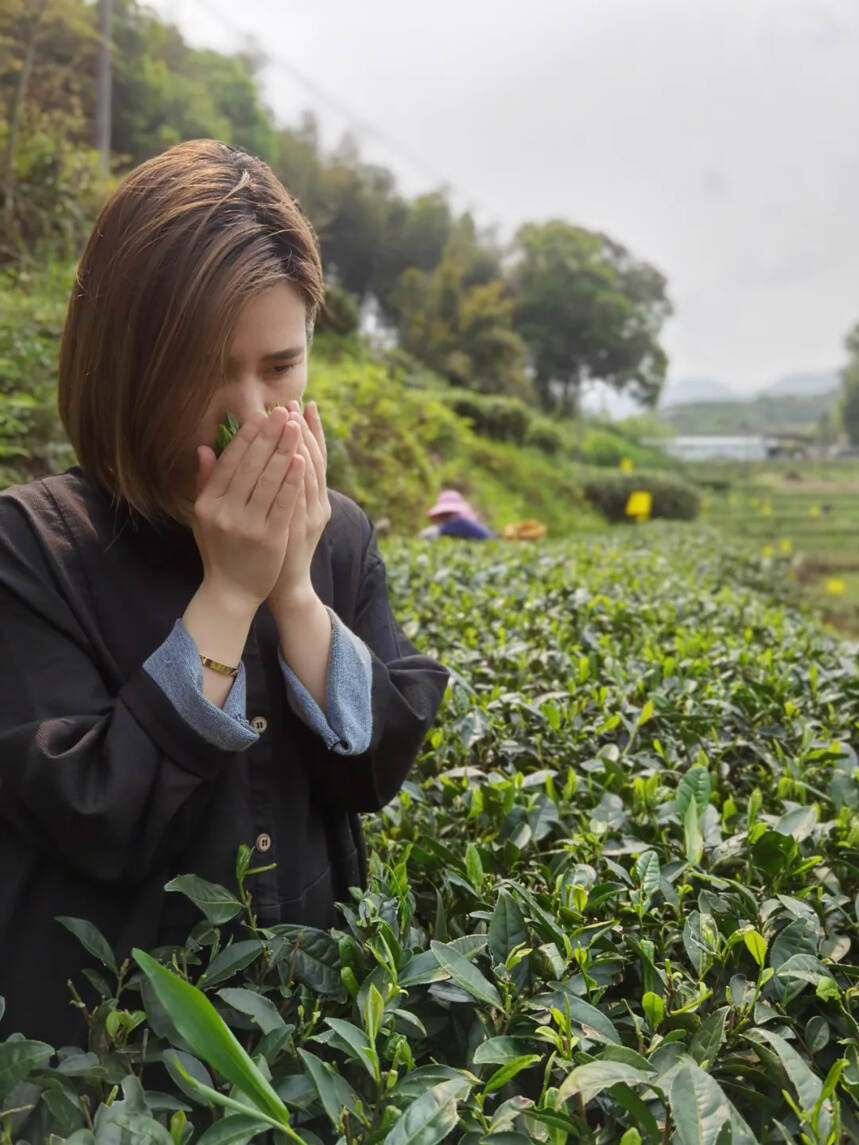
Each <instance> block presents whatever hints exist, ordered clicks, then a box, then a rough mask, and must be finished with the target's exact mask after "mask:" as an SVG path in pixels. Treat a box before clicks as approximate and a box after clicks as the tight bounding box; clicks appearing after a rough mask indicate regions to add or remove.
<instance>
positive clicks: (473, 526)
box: [420, 489, 495, 541]
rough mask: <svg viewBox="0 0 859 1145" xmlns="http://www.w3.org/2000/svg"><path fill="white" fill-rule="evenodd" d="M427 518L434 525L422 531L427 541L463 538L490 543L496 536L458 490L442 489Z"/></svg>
mask: <svg viewBox="0 0 859 1145" xmlns="http://www.w3.org/2000/svg"><path fill="white" fill-rule="evenodd" d="M427 516H428V517H429V519H430V520H431V521H432V522H433V523H432V524H431V525H427V527H426V528H425V529H422V530H421V533H420V535H421V536H422V537H423V538H425V539H426V540H435V539H436V537H461V538H462V539H463V540H466V541H488V540H491V539H492V538H494V536H495V534H494V533H493V532H492V530H491V529H489V528H487V527H486V525H483V524H481V523H480V521H478V519H477V514H476V513H475V512H474V510H473V509H472V507H471V506H470V505H469V503H468V502H467V501H466V500H465V498H464V497H463V496H462V494H461V493H460V492H459V491H458V490H456V489H442V491H441V493H439V495H438V499H437V500H436V503H435V504H434V505H433V507H432V508H431V509H430V511H429V512H428V513H427Z"/></svg>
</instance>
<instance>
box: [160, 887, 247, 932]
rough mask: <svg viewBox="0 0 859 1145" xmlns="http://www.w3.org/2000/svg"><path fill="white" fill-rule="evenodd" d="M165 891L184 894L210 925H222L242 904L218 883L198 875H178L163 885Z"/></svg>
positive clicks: (233, 916)
mask: <svg viewBox="0 0 859 1145" xmlns="http://www.w3.org/2000/svg"><path fill="white" fill-rule="evenodd" d="M164 889H165V891H174V892H178V893H179V894H183V895H185V897H186V898H189V899H190V900H191V902H192V903H194V905H195V906H196V907H198V908H199V909H200V910H201V911H202V912H203V914H204V915H205V916H206V918H207V919H208V920H209V922H210V923H211V924H212V926H222V925H223V924H224V923H225V922H229V921H230V919H231V918H235V917H236V915H237V914H239V913H240V912H241V911H242V909H243V908H242V904H241V903H240V902H239V900H238V899H237V898H236V896H235V895H232V894H230V892H229V891H228V890H227V888H226V887H222V886H221V885H220V883H210V882H209V881H208V880H207V879H201V878H200V877H199V876H198V875H179V876H178V877H177V878H175V879H171V880H170V882H169V883H166V884H165V886H164Z"/></svg>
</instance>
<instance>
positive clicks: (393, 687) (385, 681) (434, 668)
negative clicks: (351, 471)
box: [320, 518, 448, 811]
mask: <svg viewBox="0 0 859 1145" xmlns="http://www.w3.org/2000/svg"><path fill="white" fill-rule="evenodd" d="M363 520H364V525H365V529H366V534H367V539H366V542H365V548H364V551H363V554H362V561H361V574H360V580H359V585H358V595H357V600H356V606H355V613H354V621H353V623H352V625H351V626H350V627H351V628H352V630H353V631H354V633H355V634H356V636H359V637H360V638H361V640H363V642H364V644H365V645H366V646H367V648H368V649H369V651H370V659H371V668H372V686H371V708H372V736H371V739H370V746H369V748H368V749H367V751H366V752H364V753H363V754H362V755H354V756H348V757H343V756H334V755H332V754H331V753H327V754H326V755H325V756H323V758H322V761H321V762H322V763H323V764H324V766H323V768H322V774H321V775H320V779H322V780H323V782H324V783H325V787H326V791H327V794H328V798H329V799H333V800H335V801H336V802H338V803H340V804H342V805H344V806H345V807H346V808H347V809H348V810H350V811H378V810H379V809H380V808H381V807H384V805H385V804H386V803H388V802H389V801H390V800H391V799H393V797H394V796H395V795H396V793H397V792H398V791H399V789H400V787H401V786H402V783H403V780H404V779H405V778H406V775H407V774H408V772H409V769H410V768H411V766H412V764H413V763H414V761H415V759H416V758H417V755H418V752H419V751H420V748H421V744H422V743H423V741H424V737H425V736H426V734H427V732H428V731H429V729H430V727H431V726H432V722H433V719H434V718H435V714H436V712H437V711H438V708H439V706H440V704H441V701H442V698H443V697H444V692H445V688H446V687H447V680H448V673H447V671H446V669H445V668H443V667H442V665H441V664H439V663H437V662H436V661H435V660H433V659H431V658H430V657H429V656H422V655H420V654H419V653H418V651H417V649H416V648H415V647H414V645H413V644H412V643H411V641H410V640H409V639H408V638H407V636H406V635H405V633H404V632H403V630H402V629H401V628H400V626H399V624H398V623H397V621H396V619H395V617H394V614H393V612H392V611H391V605H390V601H389V599H388V585H387V578H386V575H385V565H384V562H383V560H382V557H381V555H380V553H379V550H378V546H377V544H376V538H375V532H374V531H373V530H372V529H371V526H370V523H369V521H367V519H366V518H363Z"/></svg>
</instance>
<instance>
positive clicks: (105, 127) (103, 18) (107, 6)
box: [95, 0, 113, 175]
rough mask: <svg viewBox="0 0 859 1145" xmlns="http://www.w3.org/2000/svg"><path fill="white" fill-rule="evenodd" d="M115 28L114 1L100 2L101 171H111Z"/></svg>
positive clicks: (97, 140)
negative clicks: (112, 54) (111, 94)
mask: <svg viewBox="0 0 859 1145" xmlns="http://www.w3.org/2000/svg"><path fill="white" fill-rule="evenodd" d="M112 26H113V0H100V5H99V27H98V30H99V35H100V36H101V43H100V44H99V48H98V92H97V95H96V106H95V145H96V147H97V148H98V152H99V155H100V156H101V169H102V171H103V172H104V173H105V175H107V174H108V172H109V171H110V104H111V96H110V88H111V59H110V48H111V41H110V37H111V29H112Z"/></svg>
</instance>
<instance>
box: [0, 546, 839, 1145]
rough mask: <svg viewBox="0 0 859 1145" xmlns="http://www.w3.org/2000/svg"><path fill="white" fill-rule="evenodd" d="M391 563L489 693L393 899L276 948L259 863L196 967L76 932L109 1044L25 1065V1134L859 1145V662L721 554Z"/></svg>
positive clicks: (385, 873)
mask: <svg viewBox="0 0 859 1145" xmlns="http://www.w3.org/2000/svg"><path fill="white" fill-rule="evenodd" d="M386 558H387V563H388V569H389V578H390V584H391V590H392V594H393V597H394V602H395V606H396V609H397V612H398V614H399V616H400V617H401V618H402V620H403V622H404V625H405V628H406V630H407V632H408V633H409V634H410V635H411V636H413V637H415V638H417V639H418V640H419V642H420V644H421V647H422V648H423V649H424V650H426V651H428V652H430V653H434V654H437V655H438V656H439V657H441V658H442V659H443V660H444V661H445V662H446V663H447V664H448V665H449V666H450V668H451V670H452V673H453V682H452V686H451V688H450V689H449V692H448V697H447V699H446V703H445V708H444V711H443V712H442V714H441V717H440V719H439V721H438V723H437V726H436V727H435V728H434V730H433V731H432V732H431V733H430V736H429V738H428V742H427V745H426V750H425V751H424V753H423V755H422V757H421V759H420V761H419V763H418V765H417V767H416V769H415V771H414V773H413V775H412V777H411V778H410V780H409V781H407V783H406V784H405V786H404V788H403V790H402V792H401V793H400V795H399V796H398V798H397V799H395V800H394V801H393V802H392V803H391V804H390V805H389V806H388V807H386V808H385V810H384V811H383V812H382V813H381V814H379V815H377V816H374V817H372V818H370V819H368V821H367V828H368V840H369V843H370V848H371V881H370V888H369V890H368V891H367V892H366V893H365V894H363V895H362V894H358V893H357V892H356V893H355V895H354V901H352V902H350V903H348V904H345V905H344V911H343V913H344V920H343V926H342V929H340V930H339V931H334V932H332V933H330V934H329V933H324V932H319V931H314V930H312V929H310V928H303V929H302V928H299V927H294V926H280V927H272V928H269V929H265V930H263V929H260V928H259V927H258V926H257V925H256V923H255V921H254V919H253V912H252V897H253V887H254V875H253V870H252V868H251V867H250V864H251V855H250V852H249V851H248V850H245V851H244V852H243V853H242V854H240V855H239V857H238V862H237V871H236V874H237V888H238V889H234V890H229V889H226V888H213V887H211V886H210V885H208V884H206V883H204V882H203V881H201V880H199V879H195V878H194V877H193V876H191V875H190V874H189V875H185V876H181V877H180V878H178V879H176V880H174V883H173V884H172V888H171V889H172V890H174V891H175V892H177V893H184V894H186V895H188V896H189V897H190V898H191V899H192V900H194V901H195V902H196V903H197V904H198V905H199V907H200V909H201V912H202V914H203V915H204V916H205V917H204V918H203V919H202V920H201V923H200V925H199V926H198V927H197V928H196V929H195V931H194V932H193V933H192V935H191V936H190V937H189V940H188V942H187V944H186V946H185V947H184V949H173V950H164V951H161V952H159V953H158V957H159V958H160V959H161V961H162V962H163V963H164V964H165V965H166V966H169V967H171V969H172V974H168V972H167V971H165V970H163V969H159V966H158V964H157V963H154V962H153V961H152V960H149V959H147V958H146V956H145V955H143V953H142V952H138V953H137V954H136V959H135V960H126V961H123V962H122V963H121V964H118V963H117V962H116V960H115V959H114V957H113V955H112V954H111V952H110V950H109V947H108V946H107V944H106V943H105V942H104V940H103V939H101V938H100V936H99V935H98V934H97V932H94V931H93V930H92V928H90V927H88V926H87V925H86V924H85V923H81V922H74V921H68V920H67V921H66V925H68V926H70V927H73V928H75V929H76V930H77V933H78V934H79V935H80V937H81V939H82V941H83V942H84V944H85V945H86V948H87V949H88V951H89V952H90V953H91V954H92V955H93V962H94V965H96V964H100V965H97V972H96V973H94V974H93V975H91V979H90V986H94V987H95V990H96V993H97V994H98V995H99V996H100V997H99V998H93V999H92V1000H90V1002H89V1004H88V1012H89V1021H90V1046H89V1047H88V1048H83V1047H82V1048H80V1049H76V1050H72V1049H69V1048H63V1049H61V1051H60V1053H59V1054H58V1055H53V1054H52V1048H51V1047H50V1046H47V1045H44V1044H43V1043H38V1042H32V1041H28V1040H27V1039H26V1037H25V1036H15V1035H14V1034H13V1036H12V1037H9V1038H8V1039H7V1041H6V1042H5V1043H0V1110H7V1111H11V1112H7V1113H6V1114H5V1115H3V1114H0V1138H2V1139H4V1140H5V1141H7V1142H12V1141H29V1142H36V1141H39V1142H41V1141H45V1140H49V1139H50V1140H51V1141H52V1142H53V1145H59V1142H62V1141H65V1142H67V1145H117V1143H122V1145H137V1143H140V1145H143V1142H147V1143H150V1145H151V1143H153V1142H155V1143H158V1145H171V1142H172V1143H174V1145H179V1143H182V1142H184V1143H190V1142H194V1143H195V1145H215V1143H216V1142H220V1143H227V1142H245V1141H249V1140H251V1139H253V1138H254V1137H255V1136H257V1135H259V1134H261V1133H262V1132H264V1131H267V1130H275V1136H276V1138H277V1139H278V1140H287V1139H288V1140H293V1141H304V1142H306V1143H307V1145H318V1143H319V1142H332V1143H333V1142H342V1143H343V1145H371V1143H384V1145H409V1143H411V1145H418V1143H420V1145H435V1143H437V1142H442V1141H445V1142H451V1143H453V1142H456V1143H459V1145H481V1143H483V1142H486V1143H487V1145H526V1143H527V1142H529V1141H539V1142H546V1143H547V1145H563V1143H564V1142H586V1143H590V1145H609V1143H617V1142H621V1143H622V1145H641V1143H642V1142H644V1143H646V1145H662V1143H667V1142H675V1143H677V1145H689V1143H692V1142H694V1143H704V1145H726V1143H728V1142H733V1143H734V1145H755V1143H760V1145H773V1143H775V1142H788V1143H790V1142H794V1143H796V1145H799V1143H801V1142H802V1143H806V1145H822V1143H824V1142H826V1143H828V1145H837V1143H839V1142H842V1141H855V1140H859V1026H857V1021H856V992H857V985H856V983H857V978H859V928H858V927H857V912H859V901H858V900H857V891H859V785H857V758H856V753H855V750H854V746H855V740H856V735H857V728H859V677H857V672H856V666H857V665H856V658H855V656H849V655H848V654H847V653H846V650H845V647H844V646H843V645H841V644H840V643H839V642H838V641H837V640H835V639H834V638H832V637H831V636H829V635H826V634H824V633H823V632H821V631H820V630H819V629H817V628H816V627H815V626H814V625H813V624H812V623H811V622H810V621H809V620H808V619H807V618H806V617H804V616H803V615H801V614H799V613H797V612H796V611H794V610H793V609H791V608H790V607H789V606H788V605H787V604H786V602H785V600H783V599H781V593H780V590H778V588H776V589H775V590H773V588H772V587H771V586H772V583H773V563H772V562H762V561H760V560H758V559H755V558H752V557H750V556H748V555H746V554H743V553H742V552H739V551H731V550H729V549H727V548H726V546H725V544H724V541H723V539H722V538H721V537H718V536H717V535H716V534H715V533H713V534H710V533H707V532H699V531H689V530H683V529H680V528H678V527H677V526H671V527H668V526H660V525H655V526H654V525H650V526H647V527H645V528H643V529H638V530H636V531H635V532H632V531H630V532H625V531H624V532H619V533H616V534H614V535H612V536H611V537H610V538H607V539H606V538H603V539H600V540H598V541H591V542H590V543H583V544H579V545H571V544H565V545H560V544H553V545H547V546H545V547H532V546H523V547H518V546H517V547H512V546H503V545H500V544H491V543H490V544H486V545H483V546H479V547H475V546H464V545H461V544H460V545H457V543H456V542H447V541H439V542H436V543H435V544H433V545H425V546H423V545H420V544H417V543H408V544H407V543H397V544H394V545H390V546H389V547H388V549H387V552H386ZM776 584H778V581H777V580H776ZM231 920H234V921H235V922H239V921H242V932H241V933H239V934H238V935H234V936H230V933H229V931H228V930H227V929H226V928H225V926H226V924H228V923H230V922H231ZM124 953H127V952H123V954H124ZM186 980H187V981H186ZM189 982H190V983H195V984H196V986H197V987H198V988H199V989H198V990H195V989H193V988H192V986H190V985H189V984H188V983H189ZM85 985H86V984H85V983H78V984H77V986H78V988H79V989H81V990H82V989H83V987H84V986H85ZM227 1027H229V1029H231V1030H232V1031H233V1033H234V1035H235V1038H237V1039H238V1042H239V1043H240V1044H241V1046H243V1047H244V1050H242V1049H241V1048H240V1046H237V1045H236V1044H235V1042H231V1041H229V1040H228V1039H227V1037H226V1034H225V1029H226V1028H227ZM0 1029H2V1027H1V1026H0ZM7 1033H12V1031H7ZM22 1035H26V1031H23V1032H22ZM245 1051H247V1053H245ZM164 1069H166V1071H167V1072H166V1074H165V1073H164V1072H163V1071H164ZM168 1076H169V1078H170V1079H172V1080H171V1082H170V1084H169V1086H168V1084H167V1082H166V1078H167V1077H168ZM16 1111H17V1112H16ZM275 1127H277V1129H275ZM49 1135H53V1136H52V1137H51V1136H49Z"/></svg>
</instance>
